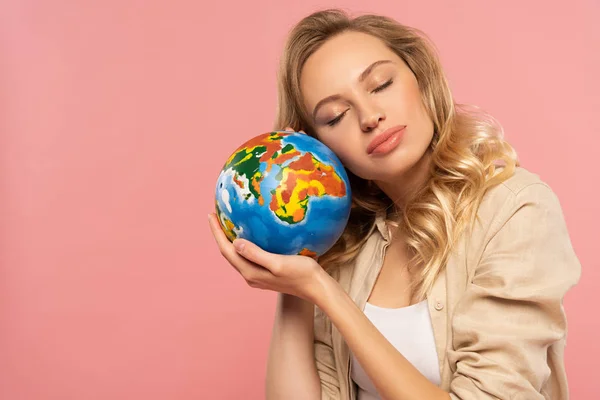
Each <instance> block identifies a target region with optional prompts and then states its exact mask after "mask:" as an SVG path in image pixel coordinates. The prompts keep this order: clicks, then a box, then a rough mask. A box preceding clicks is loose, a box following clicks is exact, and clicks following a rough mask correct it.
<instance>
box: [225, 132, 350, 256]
mask: <svg viewBox="0 0 600 400" xmlns="http://www.w3.org/2000/svg"><path fill="white" fill-rule="evenodd" d="M351 197H352V195H351V191H350V182H349V181H348V176H347V174H346V170H345V169H344V166H343V165H342V163H341V162H340V160H339V159H338V157H337V156H336V155H335V154H334V153H333V152H332V151H331V149H329V148H328V147H327V146H325V145H324V144H323V143H321V142H320V141H318V140H317V139H314V138H312V137H310V136H308V135H306V134H304V133H300V132H288V131H277V132H268V133H264V134H261V135H258V136H256V137H254V138H252V139H250V140H248V141H247V142H246V143H244V144H242V145H241V146H240V147H238V148H237V149H236V150H235V151H234V152H233V154H232V155H231V156H230V157H229V159H228V160H227V162H226V163H225V165H224V166H223V168H222V170H221V173H220V174H219V177H218V179H217V185H216V192H215V203H216V212H217V216H218V219H219V221H220V225H221V228H222V229H223V231H224V232H225V235H226V236H227V238H228V239H229V240H230V241H233V240H234V239H235V238H243V239H247V240H249V241H251V242H253V243H255V244H256V245H258V246H259V247H261V248H262V249H263V250H266V251H268V252H271V253H276V254H284V255H293V254H298V255H304V256H309V257H313V258H316V257H318V256H320V255H322V254H323V253H325V252H326V251H327V250H329V249H330V248H331V247H332V246H333V245H334V244H335V242H336V241H337V240H338V239H339V238H340V236H341V235H342V232H343V231H344V228H345V227H346V224H347V223H348V218H349V216H350V205H351Z"/></svg>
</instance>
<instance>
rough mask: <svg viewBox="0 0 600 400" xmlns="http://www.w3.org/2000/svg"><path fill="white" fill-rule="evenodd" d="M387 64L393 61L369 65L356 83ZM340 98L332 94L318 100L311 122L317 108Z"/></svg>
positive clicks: (382, 61)
mask: <svg viewBox="0 0 600 400" xmlns="http://www.w3.org/2000/svg"><path fill="white" fill-rule="evenodd" d="M389 63H393V61H391V60H379V61H375V62H374V63H373V64H371V65H369V66H368V67H367V68H366V69H365V70H364V71H363V72H361V74H360V75H359V76H358V82H363V81H364V80H365V79H366V78H367V76H369V74H370V73H371V72H372V71H373V69H375V67H378V66H379V65H382V64H389ZM341 97H342V96H340V95H339V94H333V95H331V96H327V97H325V98H324V99H322V100H320V101H319V102H318V103H317V105H316V106H315V108H314V109H313V112H312V117H313V121H314V120H315V117H316V115H317V111H318V110H319V108H320V107H321V106H322V105H324V104H325V103H329V102H331V101H336V100H339V99H340V98H341Z"/></svg>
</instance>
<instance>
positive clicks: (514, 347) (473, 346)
mask: <svg viewBox="0 0 600 400" xmlns="http://www.w3.org/2000/svg"><path fill="white" fill-rule="evenodd" d="M507 201H509V202H510V204H508V205H507V206H506V207H505V210H507V211H506V212H505V213H504V215H503V218H502V219H500V220H498V221H497V222H498V224H496V225H495V228H496V229H497V232H496V233H495V235H493V237H492V238H491V239H490V240H489V242H488V244H487V246H486V248H485V251H484V254H483V256H482V260H481V261H480V263H479V265H478V266H477V270H476V274H475V277H474V278H473V281H472V282H471V283H470V284H469V286H468V288H467V291H466V293H465V295H464V296H463V298H462V299H461V301H460V302H459V304H458V305H457V307H456V310H455V313H454V315H453V319H452V321H453V326H452V329H453V332H454V338H453V349H452V350H450V351H449V353H448V357H449V360H450V362H451V363H452V364H455V365H456V372H455V374H454V376H453V378H452V381H451V384H450V392H446V391H444V390H442V389H440V388H439V387H438V386H436V385H434V384H433V383H431V382H430V381H429V380H428V379H426V378H425V377H424V376H423V375H422V374H421V373H420V372H419V371H418V370H417V369H416V368H415V367H413V366H412V365H411V364H410V363H409V362H408V361H407V360H406V359H405V358H404V356H403V355H402V354H401V353H400V352H398V351H397V350H396V348H395V347H393V345H391V344H390V343H389V342H388V341H387V339H386V338H385V337H384V336H383V335H382V334H381V333H380V332H379V331H378V330H377V328H375V326H374V325H373V324H372V323H371V322H370V321H369V320H368V319H367V317H366V316H365V315H364V314H363V313H362V312H361V311H360V310H359V308H358V307H357V306H356V304H355V303H354V302H353V301H352V299H350V298H349V296H348V295H347V294H346V293H345V292H344V291H343V290H342V289H341V288H340V287H339V285H338V284H337V282H335V281H333V280H331V279H329V280H327V290H326V292H327V293H329V296H328V297H326V298H325V297H324V298H320V299H319V300H318V302H317V305H318V306H319V307H320V308H322V309H323V310H324V311H325V313H327V315H328V316H329V317H330V319H331V321H332V323H333V324H334V325H335V326H336V327H337V328H338V330H339V331H340V333H341V334H342V335H343V337H344V339H345V340H346V342H347V343H348V346H349V347H350V349H351V351H352V352H353V353H354V355H355V357H356V358H357V359H358V361H359V362H360V364H361V365H362V367H363V369H364V370H365V372H366V373H367V375H368V376H369V378H370V379H371V380H372V382H373V384H374V385H375V387H376V388H377V391H378V392H379V394H380V395H381V396H382V398H384V399H386V400H413V399H414V400H417V399H440V400H442V399H443V400H450V399H451V400H463V399H464V400H478V399H481V400H483V399H543V396H542V395H541V394H540V390H541V387H542V385H543V383H544V382H545V380H546V379H547V378H548V376H549V374H550V369H549V367H548V365H547V360H546V353H547V351H548V347H549V346H550V345H551V344H552V343H554V342H556V341H559V340H561V339H562V338H563V337H564V336H565V335H566V318H565V315H564V311H563V308H562V299H563V296H564V295H565V293H566V291H567V290H568V289H569V288H570V287H572V286H573V285H574V284H575V283H576V282H577V280H578V279H579V276H580V265H579V262H578V261H577V258H576V257H575V254H574V252H573V249H572V247H571V243H570V240H569V237H568V233H567V229H566V226H565V222H564V220H563V216H562V211H561V209H560V205H559V203H558V200H557V199H556V197H555V196H554V194H553V193H552V192H551V190H550V189H549V188H548V187H547V186H546V185H543V184H535V185H531V186H529V187H527V188H525V189H523V190H522V191H521V192H519V193H518V194H515V195H514V196H513V197H512V198H511V199H509V200H507Z"/></svg>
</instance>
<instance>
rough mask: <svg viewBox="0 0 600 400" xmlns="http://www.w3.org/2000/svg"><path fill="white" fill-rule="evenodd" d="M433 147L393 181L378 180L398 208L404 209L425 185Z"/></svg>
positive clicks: (376, 182) (428, 175)
mask: <svg viewBox="0 0 600 400" xmlns="http://www.w3.org/2000/svg"><path fill="white" fill-rule="evenodd" d="M431 162H432V161H431V149H428V150H427V151H426V152H425V154H423V157H421V158H420V159H419V161H417V163H416V164H415V165H413V166H412V167H411V168H410V169H408V170H407V171H406V172H405V173H404V174H403V175H402V176H400V177H396V178H395V179H394V181H393V182H390V181H377V180H375V181H374V182H375V184H376V185H377V186H379V188H380V189H381V190H382V191H383V192H384V193H385V194H386V195H387V196H388V197H389V198H390V199H392V201H393V202H394V204H395V205H396V207H397V208H398V209H402V208H403V207H404V205H405V204H406V203H407V202H408V201H409V200H410V198H411V197H412V196H413V195H414V194H415V193H416V192H417V191H418V190H419V189H421V188H423V187H424V186H425V184H426V183H427V181H428V180H429V178H430V168H431Z"/></svg>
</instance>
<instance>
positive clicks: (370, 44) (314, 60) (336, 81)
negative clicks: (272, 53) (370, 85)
mask: <svg viewBox="0 0 600 400" xmlns="http://www.w3.org/2000/svg"><path fill="white" fill-rule="evenodd" d="M383 59H388V60H392V61H394V62H396V63H398V62H401V60H400V57H398V56H397V55H396V54H395V53H394V52H393V51H392V50H390V49H389V48H388V47H387V46H386V45H385V43H384V42H383V41H382V40H380V39H379V38H376V37H374V36H371V35H368V34H366V33H362V32H344V33H342V34H339V35H337V36H335V37H333V38H331V39H329V40H327V41H326V42H325V43H323V45H322V46H321V47H320V48H319V49H318V50H317V51H315V52H314V53H313V54H312V55H311V56H310V57H309V58H308V60H306V63H305V64H304V67H303V68H302V73H301V75H300V87H301V90H302V92H303V97H304V98H305V102H308V103H309V104H314V103H316V102H317V101H319V99H320V98H321V97H324V96H328V95H331V94H334V93H339V92H341V91H342V90H344V88H347V87H348V85H351V84H354V83H357V82H358V76H359V75H360V74H361V72H363V71H364V70H365V68H367V67H368V66H369V65H371V64H372V63H373V62H375V61H378V60H383ZM382 68H384V67H382ZM388 68H389V67H388Z"/></svg>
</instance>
